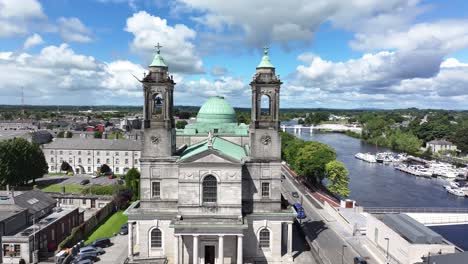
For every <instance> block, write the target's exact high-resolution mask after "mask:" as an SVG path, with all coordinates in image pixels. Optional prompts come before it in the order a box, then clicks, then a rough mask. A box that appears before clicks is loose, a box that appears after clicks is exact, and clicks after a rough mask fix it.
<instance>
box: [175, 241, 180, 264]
mask: <svg viewBox="0 0 468 264" xmlns="http://www.w3.org/2000/svg"><path fill="white" fill-rule="evenodd" d="M179 238H180V236H179V235H174V264H179V256H180V252H179Z"/></svg>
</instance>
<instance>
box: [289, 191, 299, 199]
mask: <svg viewBox="0 0 468 264" xmlns="http://www.w3.org/2000/svg"><path fill="white" fill-rule="evenodd" d="M291 195H292V197H293V198H299V194H298V193H297V192H292V193H291Z"/></svg>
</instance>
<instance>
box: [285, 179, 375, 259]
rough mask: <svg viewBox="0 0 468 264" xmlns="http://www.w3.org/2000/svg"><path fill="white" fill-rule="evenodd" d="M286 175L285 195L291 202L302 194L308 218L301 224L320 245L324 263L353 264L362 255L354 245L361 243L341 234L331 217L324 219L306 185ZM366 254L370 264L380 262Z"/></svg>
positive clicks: (299, 200)
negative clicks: (295, 196)
mask: <svg viewBox="0 0 468 264" xmlns="http://www.w3.org/2000/svg"><path fill="white" fill-rule="evenodd" d="M285 177H286V178H285V179H284V180H283V184H282V189H283V196H284V197H285V198H286V199H287V200H288V201H289V202H290V203H295V202H301V196H302V199H303V201H302V206H303V208H304V211H305V213H306V216H307V218H306V219H304V220H302V224H301V226H302V229H303V230H304V233H305V235H306V236H307V237H308V238H309V240H310V241H315V242H313V243H314V244H315V245H317V246H318V248H319V255H320V257H321V258H322V260H323V261H324V263H325V264H340V263H343V264H353V259H354V257H356V256H359V255H360V254H359V253H357V252H356V250H355V249H354V248H353V247H359V246H360V243H356V239H355V238H352V237H346V236H344V235H341V234H340V233H339V231H340V230H339V229H338V228H337V225H338V223H337V222H334V221H333V220H332V219H331V217H327V219H324V217H322V215H321V214H320V213H319V211H322V214H323V209H318V208H316V207H315V206H314V201H313V200H312V198H310V197H309V195H304V194H306V191H305V188H304V186H302V185H299V184H298V183H297V182H296V181H295V180H294V179H293V178H292V177H291V176H290V175H287V174H286V175H285ZM291 192H298V193H299V196H300V197H299V198H293V197H292V195H291ZM315 203H316V202H315ZM327 220H328V221H327ZM337 231H338V232H337ZM350 243H351V244H352V246H351V244H350ZM359 252H366V253H367V249H363V248H360V250H359ZM343 253H344V254H343ZM366 256H367V257H369V260H368V262H369V264H371V263H380V261H377V260H376V259H374V258H373V257H372V256H371V255H369V254H366Z"/></svg>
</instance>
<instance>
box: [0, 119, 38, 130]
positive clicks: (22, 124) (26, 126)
mask: <svg viewBox="0 0 468 264" xmlns="http://www.w3.org/2000/svg"><path fill="white" fill-rule="evenodd" d="M39 128H40V125H39V122H37V121H34V120H0V130H37V129H39Z"/></svg>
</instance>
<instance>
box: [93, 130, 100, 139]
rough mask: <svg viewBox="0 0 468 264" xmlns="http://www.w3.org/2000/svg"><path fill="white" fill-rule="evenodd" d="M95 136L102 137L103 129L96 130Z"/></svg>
mask: <svg viewBox="0 0 468 264" xmlns="http://www.w3.org/2000/svg"><path fill="white" fill-rule="evenodd" d="M94 138H102V132H101V131H94Z"/></svg>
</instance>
